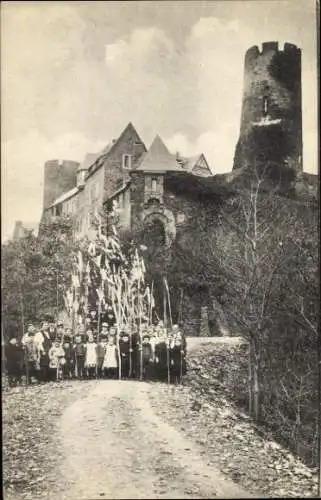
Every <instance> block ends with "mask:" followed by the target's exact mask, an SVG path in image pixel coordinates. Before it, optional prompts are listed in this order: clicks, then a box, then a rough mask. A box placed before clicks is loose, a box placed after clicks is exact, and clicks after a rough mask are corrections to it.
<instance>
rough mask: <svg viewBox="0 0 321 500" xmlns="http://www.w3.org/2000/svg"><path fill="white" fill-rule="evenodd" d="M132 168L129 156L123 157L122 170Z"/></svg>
mask: <svg viewBox="0 0 321 500" xmlns="http://www.w3.org/2000/svg"><path fill="white" fill-rule="evenodd" d="M131 166H132V157H131V155H123V168H126V169H130V168H131Z"/></svg>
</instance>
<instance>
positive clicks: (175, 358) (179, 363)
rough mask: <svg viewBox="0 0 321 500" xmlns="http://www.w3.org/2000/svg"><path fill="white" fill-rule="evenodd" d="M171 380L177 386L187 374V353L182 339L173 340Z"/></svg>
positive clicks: (170, 352) (171, 347)
mask: <svg viewBox="0 0 321 500" xmlns="http://www.w3.org/2000/svg"><path fill="white" fill-rule="evenodd" d="M169 355H170V378H171V382H174V383H175V384H177V383H179V382H181V376H182V375H184V374H185V373H186V366H185V352H184V349H183V346H182V342H181V340H180V339H176V340H173V341H172V343H171V346H170V351H169Z"/></svg>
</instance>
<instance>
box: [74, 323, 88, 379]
mask: <svg viewBox="0 0 321 500" xmlns="http://www.w3.org/2000/svg"><path fill="white" fill-rule="evenodd" d="M73 351H74V360H75V373H76V377H77V378H84V376H85V356H86V348H85V344H84V342H83V340H82V336H81V335H80V334H79V333H77V335H76V336H75V343H74V346H73Z"/></svg>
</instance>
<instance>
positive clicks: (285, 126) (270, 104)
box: [233, 42, 302, 170]
mask: <svg viewBox="0 0 321 500" xmlns="http://www.w3.org/2000/svg"><path fill="white" fill-rule="evenodd" d="M301 109H302V92H301V50H300V49H298V48H297V47H296V46H295V45H292V44H289V43H286V44H285V45H284V49H283V50H280V49H279V46H278V43H277V42H266V43H263V44H262V50H261V51H260V50H259V48H258V47H257V46H254V47H251V48H250V49H249V50H248V51H247V52H246V55H245V62H244V83H243V101H242V113H241V126H240V136H239V141H238V144H237V147H236V152H235V158H234V167H233V168H240V167H244V166H247V164H248V163H252V162H253V161H255V158H256V155H257V153H262V151H263V150H264V149H266V151H265V160H269V159H271V160H272V161H276V162H280V163H284V162H285V161H286V162H288V163H289V164H290V166H294V167H295V168H296V169H297V170H302V111H301ZM264 118H266V120H265V123H264ZM258 124H259V125H258ZM269 135H270V137H269ZM277 138H279V142H278V143H277V147H276V146H275V145H274V147H273V146H272V143H273V142H275V141H277V140H278V139H277ZM261 156H262V155H261Z"/></svg>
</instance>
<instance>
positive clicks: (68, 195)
mask: <svg viewBox="0 0 321 500" xmlns="http://www.w3.org/2000/svg"><path fill="white" fill-rule="evenodd" d="M78 191H79V189H78V187H73V188H72V189H69V191H66V192H65V193H63V194H62V195H61V196H59V197H58V198H56V199H55V201H54V202H53V203H52V204H51V205H50V206H49V207H48V208H52V207H54V206H55V205H59V203H62V202H63V201H67V200H69V198H72V197H73V196H74V195H75V194H77V193H78Z"/></svg>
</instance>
